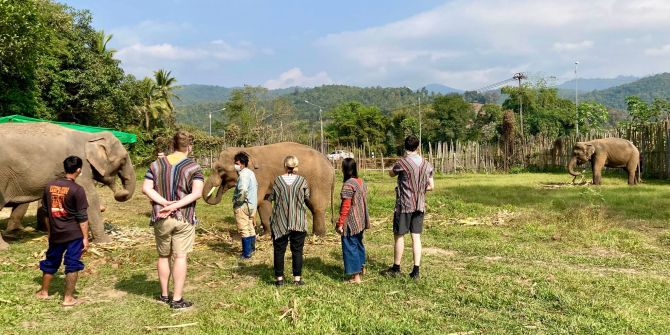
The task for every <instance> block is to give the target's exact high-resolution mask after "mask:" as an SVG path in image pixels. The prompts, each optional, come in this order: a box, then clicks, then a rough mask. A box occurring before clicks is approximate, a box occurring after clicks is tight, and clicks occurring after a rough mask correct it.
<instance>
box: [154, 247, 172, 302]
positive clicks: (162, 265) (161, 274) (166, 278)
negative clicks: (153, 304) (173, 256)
mask: <svg viewBox="0 0 670 335" xmlns="http://www.w3.org/2000/svg"><path fill="white" fill-rule="evenodd" d="M156 268H158V282H159V283H160V285H161V295H162V296H164V297H167V296H168V283H169V282H170V256H165V257H163V256H159V257H158V262H156Z"/></svg>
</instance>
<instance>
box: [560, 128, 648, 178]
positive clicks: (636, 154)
mask: <svg viewBox="0 0 670 335" xmlns="http://www.w3.org/2000/svg"><path fill="white" fill-rule="evenodd" d="M586 162H591V168H592V169H593V184H594V185H600V184H601V182H602V169H603V168H604V167H610V168H623V169H624V170H625V171H626V172H628V185H635V184H637V183H638V182H639V181H640V151H638V149H637V147H635V145H633V143H631V142H630V141H628V140H624V139H621V138H603V139H597V140H593V141H588V142H577V144H575V146H574V147H573V149H572V158H571V159H570V162H569V163H568V172H569V173H570V174H571V175H572V176H575V177H576V176H579V175H581V173H579V172H576V171H575V166H576V165H581V164H584V163H586Z"/></svg>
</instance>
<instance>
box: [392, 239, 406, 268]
mask: <svg viewBox="0 0 670 335" xmlns="http://www.w3.org/2000/svg"><path fill="white" fill-rule="evenodd" d="M393 237H394V238H395V249H393V264H395V265H400V262H401V261H402V253H403V251H405V235H393Z"/></svg>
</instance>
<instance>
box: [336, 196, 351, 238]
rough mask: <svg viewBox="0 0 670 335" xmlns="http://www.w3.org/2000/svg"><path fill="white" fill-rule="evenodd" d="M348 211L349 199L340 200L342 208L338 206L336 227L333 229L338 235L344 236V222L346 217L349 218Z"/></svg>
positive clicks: (349, 209)
mask: <svg viewBox="0 0 670 335" xmlns="http://www.w3.org/2000/svg"><path fill="white" fill-rule="evenodd" d="M350 211H351V199H342V206H340V217H339V219H338V220H337V226H336V227H335V231H337V233H338V234H340V235H342V234H344V221H346V220H347V216H349V212H350Z"/></svg>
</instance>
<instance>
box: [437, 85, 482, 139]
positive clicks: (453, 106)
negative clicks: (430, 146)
mask: <svg viewBox="0 0 670 335" xmlns="http://www.w3.org/2000/svg"><path fill="white" fill-rule="evenodd" d="M474 116H475V113H474V110H473V108H472V105H471V104H469V103H467V102H466V101H465V100H463V97H462V96H460V95H458V94H448V95H444V96H438V97H436V98H435V100H434V101H433V111H432V112H431V113H429V114H428V118H427V119H428V121H430V122H427V123H428V124H427V128H428V132H429V139H430V140H432V141H444V142H447V141H451V140H453V141H456V140H465V139H466V137H467V133H468V127H469V126H470V124H471V122H472V120H473V118H474Z"/></svg>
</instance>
